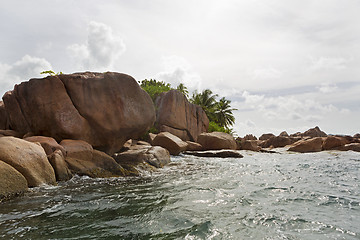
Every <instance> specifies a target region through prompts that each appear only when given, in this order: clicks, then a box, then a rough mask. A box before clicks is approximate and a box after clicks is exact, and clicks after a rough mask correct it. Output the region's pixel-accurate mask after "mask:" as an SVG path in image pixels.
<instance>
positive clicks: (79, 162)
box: [60, 139, 126, 178]
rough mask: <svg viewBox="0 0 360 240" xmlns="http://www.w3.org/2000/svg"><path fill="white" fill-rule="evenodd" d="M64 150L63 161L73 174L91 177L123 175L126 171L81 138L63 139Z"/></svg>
mask: <svg viewBox="0 0 360 240" xmlns="http://www.w3.org/2000/svg"><path fill="white" fill-rule="evenodd" d="M60 145H62V146H63V147H64V148H65V150H66V157H65V161H66V163H67V165H68V167H69V169H70V170H71V172H72V173H73V174H78V175H80V176H82V175H86V176H89V177H93V178H104V177H119V176H125V175H126V171H125V170H124V169H123V168H122V167H121V166H120V165H119V164H117V163H116V161H115V160H114V159H113V158H112V157H111V156H109V155H107V154H106V153H103V152H100V151H97V150H94V149H93V148H92V146H91V145H90V144H89V143H87V142H85V141H82V140H69V139H66V140H63V141H61V143H60Z"/></svg>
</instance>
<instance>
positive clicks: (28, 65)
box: [0, 55, 52, 96]
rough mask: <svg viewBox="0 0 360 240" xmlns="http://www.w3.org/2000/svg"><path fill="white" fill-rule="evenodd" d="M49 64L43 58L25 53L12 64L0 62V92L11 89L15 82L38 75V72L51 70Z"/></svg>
mask: <svg viewBox="0 0 360 240" xmlns="http://www.w3.org/2000/svg"><path fill="white" fill-rule="evenodd" d="M51 69H52V66H51V64H50V63H49V62H48V61H47V60H46V59H44V58H38V57H32V56H29V55H25V56H24V57H22V58H21V59H20V60H19V61H16V62H15V63H14V64H12V65H8V64H2V63H0V79H1V83H0V94H1V96H2V95H3V94H4V93H5V92H6V91H8V90H12V89H13V87H14V85H15V84H18V83H20V82H21V81H25V80H29V79H30V78H34V77H40V76H41V75H40V72H42V71H44V70H51Z"/></svg>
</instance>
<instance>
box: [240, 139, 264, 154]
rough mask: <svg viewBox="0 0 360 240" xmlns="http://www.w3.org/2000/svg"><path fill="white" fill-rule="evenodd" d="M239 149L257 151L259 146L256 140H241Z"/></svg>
mask: <svg viewBox="0 0 360 240" xmlns="http://www.w3.org/2000/svg"><path fill="white" fill-rule="evenodd" d="M240 149H241V150H249V151H255V152H258V151H260V149H261V147H260V146H258V144H257V141H256V140H241V142H240Z"/></svg>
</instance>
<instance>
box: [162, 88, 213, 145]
mask: <svg viewBox="0 0 360 240" xmlns="http://www.w3.org/2000/svg"><path fill="white" fill-rule="evenodd" d="M155 105H156V108H157V111H156V126H157V128H158V129H159V130H160V131H167V132H170V133H172V134H173V135H176V136H178V137H179V138H181V139H182V140H184V141H187V140H190V141H195V142H196V140H197V138H198V136H199V134H200V133H202V132H206V131H207V129H208V127H209V119H208V118H207V116H206V114H205V112H204V110H203V109H202V108H201V107H200V106H197V105H195V104H192V103H190V102H189V101H188V100H187V98H186V97H185V95H184V94H182V93H181V92H179V91H177V90H170V91H168V92H164V93H162V94H161V95H160V96H159V97H158V98H157V99H156V103H155Z"/></svg>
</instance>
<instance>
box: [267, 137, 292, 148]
mask: <svg viewBox="0 0 360 240" xmlns="http://www.w3.org/2000/svg"><path fill="white" fill-rule="evenodd" d="M292 143H294V141H293V139H292V138H290V137H286V136H273V137H271V138H269V139H268V140H266V141H265V142H264V143H263V144H262V147H264V148H269V147H273V148H278V147H285V146H286V145H290V144H292Z"/></svg>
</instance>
